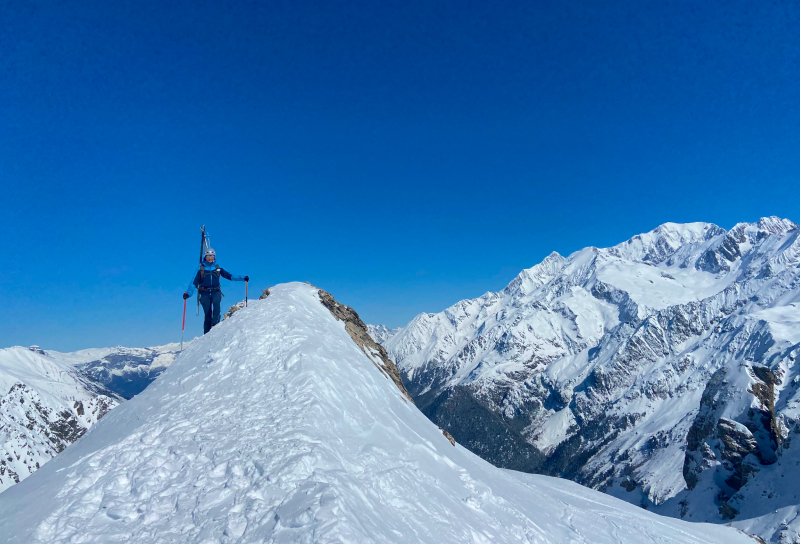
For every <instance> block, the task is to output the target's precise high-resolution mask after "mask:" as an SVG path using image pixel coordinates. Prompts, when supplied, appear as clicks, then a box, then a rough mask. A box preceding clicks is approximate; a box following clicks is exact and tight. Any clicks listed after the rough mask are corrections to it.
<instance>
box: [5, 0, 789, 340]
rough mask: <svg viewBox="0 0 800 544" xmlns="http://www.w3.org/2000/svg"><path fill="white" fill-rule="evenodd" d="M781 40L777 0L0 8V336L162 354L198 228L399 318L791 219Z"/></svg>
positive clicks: (224, 256)
mask: <svg viewBox="0 0 800 544" xmlns="http://www.w3.org/2000/svg"><path fill="white" fill-rule="evenodd" d="M798 28H800V4H798V3H797V2H792V1H783V2H782V1H776V2H752V1H725V2H697V1H694V0H692V1H685V2H680V1H662V2H655V1H636V2H634V1H631V2H614V1H604V2H601V1H591V2H575V1H564V0H557V1H546V2H545V1H538V2H532V1H520V2H505V1H492V2H468V1H459V2H455V1H453V2H437V1H425V2H418V1H410V0H403V1H380V2H377V1H371V0H370V1H350V2H334V1H327V2H322V1H320V2H307V1H297V0H292V1H268V2H247V1H242V0H236V1H227V2H222V1H214V2H212V1H197V0H192V1H170V2H129V1H120V0H115V1H113V2H109V1H106V0H103V1H96V2H95V1H92V2H69V3H68V2H60V1H59V2H37V1H30V0H25V1H21V0H20V1H10V2H9V1H6V2H0V187H2V193H0V194H2V210H1V212H0V240H1V241H0V248H2V262H3V267H2V268H3V272H4V273H3V274H0V306H2V309H3V313H2V315H3V318H2V326H1V327H0V347H4V346H10V345H15V344H22V345H29V344H34V343H36V344H39V345H41V346H42V347H44V348H46V349H58V350H73V349H80V348H86V347H99V346H109V345H117V344H122V345H130V346H142V345H154V344H161V343H166V342H169V341H177V340H179V339H180V318H181V309H182V300H181V294H182V293H183V291H184V289H185V286H186V284H188V282H189V280H190V279H191V276H192V273H193V269H194V267H195V265H196V261H197V255H198V249H199V248H198V245H199V240H198V237H199V228H200V226H201V225H203V224H206V225H208V228H209V232H210V233H211V240H212V242H213V244H214V246H215V247H216V249H217V251H218V256H219V260H220V262H221V263H222V264H223V266H225V267H226V268H228V269H229V270H230V271H232V272H234V273H240V274H249V275H250V277H251V278H252V281H251V287H252V289H251V296H253V297H257V295H258V292H259V290H260V288H263V287H266V286H268V285H274V284H275V283H279V282H285V281H292V280H303V281H310V282H311V283H313V284H315V285H317V286H319V287H321V288H324V289H326V290H329V291H331V292H332V293H333V294H334V295H335V296H336V297H337V299H339V300H340V301H342V302H344V303H346V304H350V305H352V306H353V307H354V308H356V310H357V311H359V313H360V314H361V316H362V317H363V318H364V320H365V321H367V322H370V323H385V324H387V325H390V326H399V325H404V324H405V323H406V322H408V321H409V320H410V319H411V318H412V317H413V316H414V315H416V314H417V313H419V312H422V311H440V310H442V309H443V308H445V307H446V306H448V305H450V304H452V303H454V302H456V301H458V300H460V299H462V298H467V297H475V296H478V295H480V294H482V293H484V292H485V291H488V290H497V289H500V288H502V287H503V286H505V285H506V284H507V283H508V282H509V281H510V280H511V279H512V278H513V277H514V276H515V275H516V274H517V273H518V272H519V271H520V270H521V269H523V268H527V267H530V266H532V265H534V264H536V263H537V262H539V261H540V260H541V259H542V258H544V257H545V256H546V255H547V254H548V253H549V252H550V251H553V250H556V251H558V252H560V253H562V254H569V253H570V252H572V251H575V250H577V249H579V248H582V247H585V246H589V245H595V246H608V245H612V244H615V243H618V242H620V241H622V240H625V239H627V238H629V237H630V236H632V235H634V234H636V233H639V232H644V231H647V230H650V229H652V228H654V227H655V226H657V225H658V224H660V223H663V222H666V221H675V222H687V221H710V222H714V223H717V224H719V225H720V226H723V227H725V228H730V227H731V226H732V225H733V224H734V223H736V222H739V221H754V220H756V219H758V218H759V217H760V216H763V215H773V214H774V215H780V216H784V217H789V218H790V219H794V220H796V221H797V220H800V213H798V204H800V197H798V187H800V33H798ZM225 293H226V297H225V298H224V299H223V301H224V302H223V304H224V306H225V307H227V306H228V305H230V304H233V303H234V302H236V301H238V300H240V299H241V298H243V295H244V284H241V283H239V284H229V286H228V287H227V288H226V289H225ZM191 309H192V310H193V308H191ZM187 321H188V325H187V337H191V336H193V335H196V334H199V333H200V332H201V331H202V324H201V318H197V317H195V316H194V312H193V311H192V313H191V314H190V316H187Z"/></svg>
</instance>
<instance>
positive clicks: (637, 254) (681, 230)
mask: <svg viewBox="0 0 800 544" xmlns="http://www.w3.org/2000/svg"><path fill="white" fill-rule="evenodd" d="M724 234H725V229H722V228H720V227H718V226H717V225H714V224H713V223H664V224H663V225H660V226H658V227H656V228H655V229H653V230H651V231H650V232H646V233H643V234H637V235H636V236H634V237H633V238H631V239H629V240H626V241H625V242H622V243H621V244H617V245H616V246H613V247H610V248H607V249H605V250H604V252H606V253H608V254H610V255H614V256H616V257H619V258H622V259H628V260H632V261H640V262H649V263H652V264H658V263H662V262H664V261H665V260H667V259H668V258H669V257H670V256H672V255H673V254H674V253H675V252H676V251H677V250H678V249H679V248H681V247H685V246H687V245H692V244H701V243H703V242H705V241H707V240H710V239H711V238H713V237H715V236H719V235H724Z"/></svg>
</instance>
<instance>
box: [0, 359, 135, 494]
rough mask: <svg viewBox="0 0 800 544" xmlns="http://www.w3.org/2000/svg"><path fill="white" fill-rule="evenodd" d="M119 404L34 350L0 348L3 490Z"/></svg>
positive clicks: (0, 486) (0, 477)
mask: <svg viewBox="0 0 800 544" xmlns="http://www.w3.org/2000/svg"><path fill="white" fill-rule="evenodd" d="M121 400H122V399H120V398H119V397H117V396H115V395H114V394H113V393H111V392H109V391H106V390H104V389H102V388H101V387H98V386H97V385H96V384H93V383H91V382H90V381H88V380H86V379H85V378H84V377H83V376H81V375H80V374H79V373H78V372H77V371H76V370H75V368H73V367H72V366H70V365H68V364H64V363H62V362H60V361H58V360H57V359H54V358H52V357H49V356H47V355H46V354H45V353H44V352H43V351H41V350H39V349H37V348H36V347H35V346H34V347H33V348H23V347H13V348H8V349H2V350H0V492H3V491H5V490H6V489H8V488H9V487H11V486H13V485H15V484H17V483H18V482H20V481H21V480H24V479H25V478H27V477H28V476H30V475H31V474H33V473H34V472H35V471H36V470H38V469H39V468H40V467H41V466H42V465H44V464H45V463H47V462H48V461H49V460H50V459H51V458H53V456H55V455H56V454H58V453H59V452H61V451H62V450H64V448H66V447H67V446H69V445H70V444H72V443H73V442H74V441H75V440H77V439H78V438H79V437H80V436H81V435H82V434H83V433H85V432H86V430H87V429H88V428H89V427H91V426H92V425H94V424H95V423H96V422H97V421H98V420H99V419H100V418H101V417H103V416H104V415H105V414H106V413H107V412H108V411H109V410H111V409H112V408H114V407H115V406H116V405H117V404H118V401H121Z"/></svg>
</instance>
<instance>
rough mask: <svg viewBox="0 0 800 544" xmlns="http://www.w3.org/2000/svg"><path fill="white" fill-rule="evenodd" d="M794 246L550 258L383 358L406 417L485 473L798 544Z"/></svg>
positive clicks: (759, 238) (705, 244) (733, 234)
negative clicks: (593, 493) (484, 467)
mask: <svg viewBox="0 0 800 544" xmlns="http://www.w3.org/2000/svg"><path fill="white" fill-rule="evenodd" d="M799 236H800V229H798V226H797V225H796V224H795V223H793V222H791V221H788V220H784V219H779V218H775V217H770V218H764V219H761V220H760V221H758V222H757V223H752V224H748V223H741V224H738V225H736V226H735V227H733V228H732V229H731V230H730V231H725V230H724V229H722V228H720V227H718V226H716V225H713V224H708V223H691V224H682V225H679V224H673V223H667V224H664V225H662V226H660V227H658V228H657V229H655V230H653V231H651V232H648V233H646V234H642V235H638V236H635V237H633V238H632V239H630V240H628V241H627V242H624V243H622V244H619V245H617V246H614V247H611V248H605V249H598V248H594V247H589V248H586V249H583V250H581V251H578V252H576V253H574V254H572V255H570V256H569V257H567V258H564V257H562V256H560V255H558V254H556V253H553V254H551V255H550V256H549V257H547V258H546V259H545V260H544V261H543V262H542V263H541V264H539V265H537V266H535V267H533V268H531V269H528V270H524V271H523V272H522V273H521V274H520V275H519V276H518V277H517V278H516V279H515V280H514V281H512V282H511V283H510V284H509V285H508V287H506V288H505V289H504V290H503V291H500V292H498V293H487V294H485V295H484V296H482V297H480V298H477V299H474V300H465V301H462V302H459V303H457V304H455V305H454V306H452V307H451V308H448V309H447V310H445V311H444V312H441V313H438V314H421V315H419V316H417V317H416V318H415V319H414V320H413V321H412V322H411V323H410V324H409V325H408V326H406V327H405V328H404V329H403V330H402V331H400V332H399V333H397V334H395V335H394V336H393V337H392V338H390V339H389V340H388V341H386V342H384V345H385V346H386V348H387V351H388V352H389V354H390V356H391V357H392V358H393V359H394V360H395V361H396V363H397V366H398V368H399V369H400V371H401V373H402V375H403V378H404V382H405V384H406V386H407V387H408V389H409V391H410V392H411V393H412V395H413V396H414V399H415V401H416V402H417V405H418V406H419V407H420V408H421V409H422V410H423V411H424V412H425V413H426V414H427V415H428V416H429V417H430V418H431V419H432V420H433V421H434V422H436V423H437V424H439V425H440V426H442V427H443V428H445V429H447V430H448V431H450V432H451V433H452V434H453V436H455V438H456V440H458V441H459V442H461V443H463V444H464V445H466V446H467V447H469V448H470V449H472V450H473V451H475V452H477V453H479V454H480V455H481V456H483V457H484V458H486V459H488V460H490V461H492V462H493V463H495V464H497V465H499V466H504V467H509V468H516V469H519V470H526V471H530V472H539V473H545V474H553V475H559V476H564V477H567V478H571V479H574V480H576V481H578V482H581V483H583V484H585V485H588V486H591V487H593V488H595V489H600V490H605V491H607V492H608V493H611V494H613V495H616V496H619V497H621V498H624V499H626V500H628V501H630V502H633V503H635V504H641V505H642V506H645V507H648V508H651V509H655V510H656V511H659V512H663V513H666V514H668V515H672V516H676V517H684V518H685V519H691V520H694V521H698V520H703V521H713V522H728V521H729V520H730V519H734V520H735V522H736V523H742V524H743V526H748V527H750V526H753V527H755V526H756V525H757V526H758V527H759V529H758V530H759V531H760V532H761V534H762V535H763V536H765V538H767V539H770V538H773V537H775V538H779V537H781V535H783V537H784V538H789V539H791V538H797V539H800V536H798V535H800V520H799V519H798V518H797V517H796V516H797V506H796V505H797V504H800V498H798V491H797V489H796V488H797V481H798V476H800V473H799V472H798V470H799V469H798V463H800V444H798V442H800V440H796V439H794V437H796V436H797V433H799V432H800V393H798V385H800V374H799V373H798V367H797V365H796V358H797V356H798V354H800V306H798V305H799V304H800V268H798V266H799V265H800V239H798V237H799ZM789 482H791V483H789ZM787 484H788V485H787ZM776 512H782V513H780V514H777V513H776ZM767 514H769V515H770V516H772V521H770V522H763V523H762V522H758V523H756V522H745V521H742V520H747V519H753V518H759V517H761V516H764V515H767ZM762 521H763V519H762ZM789 541H791V540H789Z"/></svg>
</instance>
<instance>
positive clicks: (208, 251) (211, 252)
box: [205, 247, 217, 259]
mask: <svg viewBox="0 0 800 544" xmlns="http://www.w3.org/2000/svg"><path fill="white" fill-rule="evenodd" d="M205 257H214V258H215V259H216V258H217V252H216V251H214V250H213V249H212V248H210V247H209V248H206V253H205Z"/></svg>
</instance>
